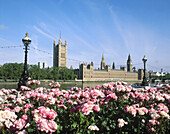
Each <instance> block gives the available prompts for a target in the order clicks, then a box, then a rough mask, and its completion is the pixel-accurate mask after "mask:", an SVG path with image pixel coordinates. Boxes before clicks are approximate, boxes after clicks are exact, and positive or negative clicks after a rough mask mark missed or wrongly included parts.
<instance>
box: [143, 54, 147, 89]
mask: <svg viewBox="0 0 170 134" xmlns="http://www.w3.org/2000/svg"><path fill="white" fill-rule="evenodd" d="M142 61H143V63H144V70H143V73H144V76H143V81H142V86H147V85H148V81H147V79H146V74H145V72H146V61H147V58H146V57H145V56H144V57H143V59H142Z"/></svg>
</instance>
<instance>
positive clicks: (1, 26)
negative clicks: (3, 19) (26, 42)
mask: <svg viewBox="0 0 170 134" xmlns="http://www.w3.org/2000/svg"><path fill="white" fill-rule="evenodd" d="M0 29H8V27H7V26H4V25H0Z"/></svg>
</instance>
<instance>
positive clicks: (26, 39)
mask: <svg viewBox="0 0 170 134" xmlns="http://www.w3.org/2000/svg"><path fill="white" fill-rule="evenodd" d="M22 42H23V43H24V46H25V48H24V49H25V63H24V71H23V73H22V75H21V78H20V80H19V83H18V89H20V87H21V86H26V83H27V80H28V77H29V75H28V70H27V53H28V50H29V49H28V47H29V44H30V43H31V39H30V38H29V37H28V33H26V36H25V37H24V38H23V39H22Z"/></svg>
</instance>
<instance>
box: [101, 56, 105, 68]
mask: <svg viewBox="0 0 170 134" xmlns="http://www.w3.org/2000/svg"><path fill="white" fill-rule="evenodd" d="M105 66H106V63H105V60H104V53H103V54H102V61H101V70H104V69H105Z"/></svg>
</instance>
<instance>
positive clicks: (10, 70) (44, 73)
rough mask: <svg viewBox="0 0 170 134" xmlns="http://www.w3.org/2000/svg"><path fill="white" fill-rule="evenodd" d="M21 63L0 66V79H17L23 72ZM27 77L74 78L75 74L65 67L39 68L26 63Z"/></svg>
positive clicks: (38, 78)
mask: <svg viewBox="0 0 170 134" xmlns="http://www.w3.org/2000/svg"><path fill="white" fill-rule="evenodd" d="M23 68H24V65H23V63H20V64H18V63H6V64H4V65H2V66H0V79H4V80H5V81H6V80H7V79H13V80H16V81H17V80H19V78H20V77H21V74H22V72H23ZM28 72H29V77H31V79H37V80H40V79H51V80H55V81H56V80H74V79H75V78H77V75H75V74H74V72H73V71H72V70H70V69H68V68H66V67H55V68H50V69H41V68H39V67H38V66H37V65H28Z"/></svg>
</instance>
